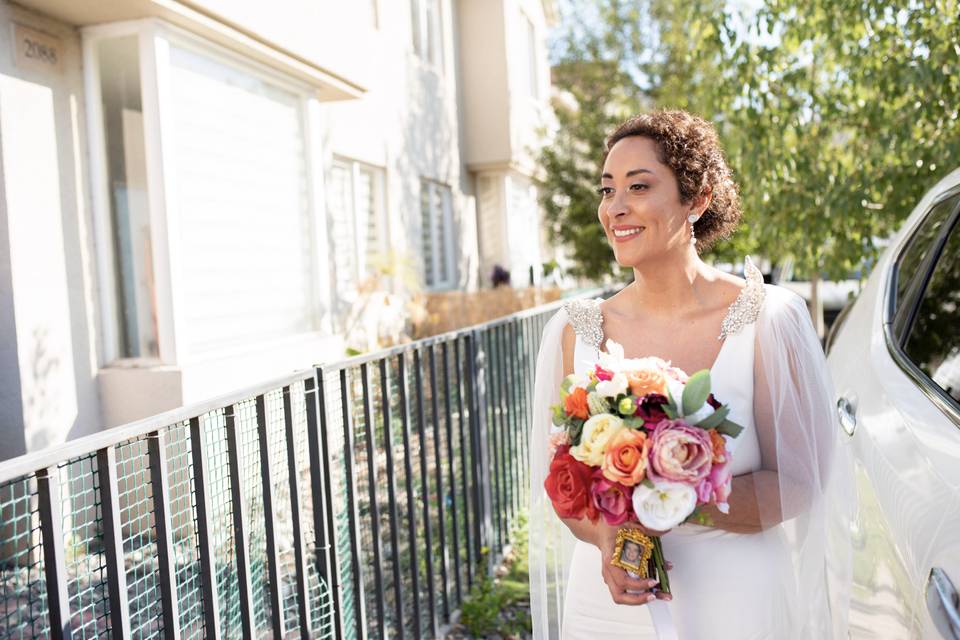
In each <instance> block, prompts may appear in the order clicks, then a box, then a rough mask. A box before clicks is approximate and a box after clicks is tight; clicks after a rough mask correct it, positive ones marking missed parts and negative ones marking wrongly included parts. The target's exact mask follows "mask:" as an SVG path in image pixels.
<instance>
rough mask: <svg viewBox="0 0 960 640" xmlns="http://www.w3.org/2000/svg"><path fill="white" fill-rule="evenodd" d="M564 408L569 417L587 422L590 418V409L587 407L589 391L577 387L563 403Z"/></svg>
mask: <svg viewBox="0 0 960 640" xmlns="http://www.w3.org/2000/svg"><path fill="white" fill-rule="evenodd" d="M563 408H564V409H565V410H566V412H567V415H568V416H573V417H574V418H580V419H581V420H586V419H587V418H589V417H590V407H588V406H587V390H586V389H584V388H582V387H577V388H575V389H574V390H573V391H571V392H570V394H569V395H567V397H566V399H565V400H564V401H563Z"/></svg>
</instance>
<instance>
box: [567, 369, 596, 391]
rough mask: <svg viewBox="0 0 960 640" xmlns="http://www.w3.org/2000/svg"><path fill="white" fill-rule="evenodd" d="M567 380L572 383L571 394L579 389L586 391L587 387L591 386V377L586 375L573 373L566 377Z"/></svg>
mask: <svg viewBox="0 0 960 640" xmlns="http://www.w3.org/2000/svg"><path fill="white" fill-rule="evenodd" d="M566 380H569V381H570V391H571V392H572V391H573V390H574V389H576V388H577V387H579V388H581V389H586V388H587V385H588V384H590V376H588V375H587V374H585V373H571V374H570V375H568V376H567V377H566Z"/></svg>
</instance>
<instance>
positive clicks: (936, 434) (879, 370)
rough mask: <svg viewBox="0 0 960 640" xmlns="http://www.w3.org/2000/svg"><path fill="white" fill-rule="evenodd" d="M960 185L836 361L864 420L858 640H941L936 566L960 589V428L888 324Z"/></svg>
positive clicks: (854, 615)
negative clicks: (896, 292)
mask: <svg viewBox="0 0 960 640" xmlns="http://www.w3.org/2000/svg"><path fill="white" fill-rule="evenodd" d="M958 183H960V171H954V172H953V173H952V174H950V175H949V176H948V177H947V178H945V179H944V180H943V181H941V182H940V183H939V184H938V185H937V186H936V187H934V188H933V189H931V191H930V192H929V193H928V194H927V195H926V196H925V197H924V199H923V200H922V201H921V202H920V204H919V205H918V206H917V207H916V209H915V210H914V212H913V213H912V214H911V216H910V218H909V219H908V221H907V222H906V223H905V224H904V226H903V228H902V229H901V231H900V232H899V233H898V234H897V236H896V237H895V239H894V240H893V242H892V243H891V245H890V247H888V248H887V250H886V251H885V252H884V254H883V256H882V257H881V259H880V260H879V261H878V263H877V266H876V268H875V269H874V272H873V273H872V274H871V276H870V277H869V278H868V281H867V284H866V286H865V287H864V290H863V292H862V293H861V295H860V296H859V298H858V299H857V301H856V302H855V303H854V306H853V308H851V310H850V312H849V315H848V316H847V318H846V320H845V322H844V326H843V327H842V328H841V329H840V330H839V332H838V335H837V338H836V340H835V341H834V343H833V348H832V349H831V352H830V354H829V357H828V363H829V365H830V369H831V374H832V376H833V379H834V385H835V387H836V392H837V395H838V399H839V398H846V399H847V400H849V401H850V402H851V404H852V405H853V406H854V407H855V413H856V418H857V428H856V430H855V432H854V435H853V436H852V438H851V439H850V446H852V449H853V454H854V458H855V467H856V477H857V498H858V509H857V517H856V519H855V522H854V524H853V528H852V532H851V533H852V540H853V545H854V586H853V593H852V598H851V613H850V626H851V629H850V635H851V637H854V638H913V637H922V638H928V637H931V638H935V637H940V634H941V632H942V631H943V627H942V622H941V621H940V619H939V618H938V619H936V620H935V619H934V618H932V617H931V615H930V613H929V610H928V608H927V599H926V591H927V582H928V578H929V575H930V571H931V568H933V567H940V568H942V569H943V570H944V571H945V573H946V575H947V576H948V577H949V578H950V579H951V580H952V581H953V582H954V584H955V585H958V584H960V491H958V488H960V427H958V425H957V424H955V423H954V422H953V420H952V419H951V417H949V416H948V415H947V414H946V413H944V411H943V410H941V409H940V407H939V406H938V405H937V404H935V403H934V402H932V401H931V399H930V398H929V397H928V395H927V394H926V393H924V391H923V390H922V389H921V388H920V387H919V386H918V385H917V383H916V382H915V381H914V379H913V378H912V377H911V376H910V375H908V374H907V372H906V371H904V369H903V368H902V367H901V365H900V363H899V362H898V361H897V359H896V358H895V357H894V355H893V354H892V353H891V349H890V347H888V343H887V336H886V332H885V326H884V321H885V318H886V315H885V312H886V309H887V304H888V301H887V293H888V291H887V289H888V287H889V286H890V279H889V274H890V270H891V268H892V267H893V265H894V264H895V261H896V259H897V256H898V254H899V252H900V249H901V247H902V246H903V245H904V243H905V242H906V240H907V239H908V238H909V237H910V235H911V233H912V231H913V229H914V228H915V227H916V226H917V225H918V224H919V223H920V221H921V220H922V218H923V216H924V214H925V213H926V212H927V210H929V208H930V205H931V203H932V202H933V201H934V200H936V199H937V198H938V197H939V196H940V195H941V194H943V193H944V192H946V191H947V190H948V189H950V188H951V187H953V186H955V185H957V184H958ZM958 330H960V329H958ZM938 624H940V626H938ZM945 637H949V636H945Z"/></svg>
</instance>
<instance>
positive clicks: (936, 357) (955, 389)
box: [904, 223, 960, 403]
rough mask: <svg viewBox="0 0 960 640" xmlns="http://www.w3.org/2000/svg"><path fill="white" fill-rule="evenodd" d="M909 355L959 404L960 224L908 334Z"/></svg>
mask: <svg viewBox="0 0 960 640" xmlns="http://www.w3.org/2000/svg"><path fill="white" fill-rule="evenodd" d="M904 351H905V352H906V354H907V357H909V358H910V360H911V361H912V362H913V363H914V364H915V365H916V366H917V367H918V368H919V369H920V370H921V371H923V373H925V374H926V375H927V377H929V378H930V379H931V380H933V382H935V383H936V384H937V385H938V386H939V387H940V388H941V389H943V390H944V391H945V392H946V393H947V394H948V395H949V396H950V397H952V398H953V399H954V400H955V401H957V402H958V403H960V226H958V224H957V223H954V226H953V230H952V231H951V232H950V235H949V236H948V237H947V242H946V244H945V245H944V247H943V250H942V251H941V252H940V255H939V258H938V260H937V263H936V266H935V267H934V269H933V273H932V274H931V276H930V281H929V283H928V284H927V287H926V289H925V290H924V292H923V298H922V299H921V301H920V305H919V307H918V309H917V312H916V317H915V319H914V322H913V326H912V327H911V328H910V333H909V335H908V336H907V340H906V344H905V347H904Z"/></svg>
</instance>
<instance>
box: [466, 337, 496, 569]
mask: <svg viewBox="0 0 960 640" xmlns="http://www.w3.org/2000/svg"><path fill="white" fill-rule="evenodd" d="M480 337H481V330H475V331H473V332H472V333H471V336H470V340H469V342H467V356H468V359H469V364H470V374H471V376H470V377H471V381H470V388H471V391H472V393H471V395H472V398H471V400H472V402H471V404H470V414H471V417H472V420H471V429H470V437H471V439H472V441H473V446H472V447H471V449H472V450H473V477H474V500H475V501H476V507H477V509H476V512H477V519H476V523H475V529H476V534H477V535H476V539H477V545H478V546H477V558H478V559H479V558H480V557H481V555H480V554H481V550H482V549H483V547H486V551H487V553H486V562H487V567H486V571H487V575H489V574H491V573H492V572H493V553H492V545H493V495H492V494H491V487H490V475H491V474H490V447H489V444H490V443H489V441H488V440H489V438H488V435H489V432H488V425H487V415H486V407H487V385H486V366H487V355H486V353H485V352H484V351H483V347H482V346H478V345H481V344H482V343H481V340H480Z"/></svg>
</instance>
